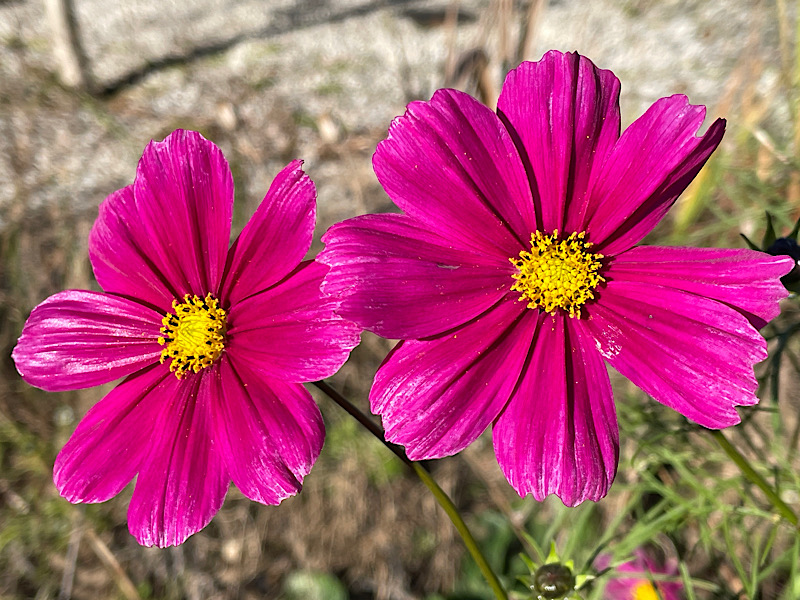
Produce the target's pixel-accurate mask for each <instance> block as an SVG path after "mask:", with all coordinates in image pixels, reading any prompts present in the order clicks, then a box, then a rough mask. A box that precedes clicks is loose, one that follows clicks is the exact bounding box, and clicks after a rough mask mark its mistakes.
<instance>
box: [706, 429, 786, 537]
mask: <svg viewBox="0 0 800 600" xmlns="http://www.w3.org/2000/svg"><path fill="white" fill-rule="evenodd" d="M711 435H712V437H713V438H714V439H715V440H716V441H717V443H718V444H719V446H720V447H721V448H722V449H723V450H724V451H725V454H727V455H728V456H729V457H730V459H731V460H732V461H733V462H734V463H736V466H737V467H739V470H740V471H741V472H742V473H743V474H744V476H745V477H747V479H749V480H750V481H751V482H752V483H754V484H755V485H757V486H758V487H759V488H761V491H762V492H764V494H765V495H766V496H767V498H768V499H769V501H770V502H771V503H772V506H774V507H775V509H776V510H777V511H778V513H780V515H781V516H782V517H783V518H784V519H786V520H787V521H789V523H791V524H792V525H794V526H795V527H797V526H798V520H797V515H796V514H795V513H794V511H793V510H792V509H791V508H789V506H788V505H787V504H786V503H785V502H784V501H783V500H781V497H780V496H779V495H778V494H777V492H776V491H775V490H774V489H772V486H771V485H770V484H769V483H767V480H766V479H764V478H763V477H762V476H761V475H759V474H758V473H757V472H756V470H755V469H753V467H752V466H751V465H750V463H749V462H748V461H747V459H746V458H745V457H744V456H742V454H741V453H740V452H739V451H738V450H737V449H736V448H734V447H733V445H732V444H731V443H730V442H729V441H728V438H726V437H725V436H724V435H723V434H722V432H721V431H718V430H713V431H711Z"/></svg>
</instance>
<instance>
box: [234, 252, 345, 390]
mask: <svg viewBox="0 0 800 600" xmlns="http://www.w3.org/2000/svg"><path fill="white" fill-rule="evenodd" d="M327 271H328V267H327V266H325V265H323V264H321V263H317V262H314V261H307V262H304V263H302V264H301V265H300V266H299V267H298V268H297V270H295V272H294V273H293V274H292V275H290V276H289V277H288V278H287V279H286V280H284V281H283V282H281V283H280V284H278V285H277V286H275V287H273V288H271V289H269V290H267V291H266V292H262V293H260V294H256V295H255V296H250V297H249V298H247V299H245V300H243V301H241V302H239V303H238V304H235V305H234V306H232V307H231V309H230V311H229V313H228V324H229V329H228V347H227V348H226V352H229V353H231V354H232V355H234V356H235V358H236V361H237V364H239V363H245V364H246V365H247V366H248V367H249V368H250V369H251V370H253V371H255V372H256V373H258V374H259V375H262V376H265V377H269V378H275V379H281V380H283V381H290V382H295V383H300V382H304V381H315V380H317V379H323V378H325V377H329V376H330V375H333V374H334V373H335V372H336V371H338V370H339V368H340V367H341V366H342V365H343V364H344V362H345V361H346V360H347V357H348V355H349V354H350V350H352V349H353V348H355V347H356V346H357V345H358V342H359V334H360V329H359V328H358V327H357V326H356V325H355V324H354V323H352V322H350V321H346V320H345V319H342V318H341V317H339V316H338V315H336V314H335V313H334V310H335V309H336V308H337V307H338V305H339V300H337V299H335V298H333V297H332V296H322V293H321V292H320V284H321V283H322V278H323V277H324V276H325V274H326V273H327Z"/></svg>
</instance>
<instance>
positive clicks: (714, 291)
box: [603, 246, 794, 329]
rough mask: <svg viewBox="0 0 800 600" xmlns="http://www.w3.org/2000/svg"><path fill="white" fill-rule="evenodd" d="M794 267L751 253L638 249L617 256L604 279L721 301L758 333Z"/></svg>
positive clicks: (774, 309)
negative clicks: (740, 314)
mask: <svg viewBox="0 0 800 600" xmlns="http://www.w3.org/2000/svg"><path fill="white" fill-rule="evenodd" d="M793 266H794V261H793V260H792V259H791V258H789V257H788V256H770V255H769V254H765V253H763V252H755V251H753V250H741V249H739V250H735V249H731V250H728V249H717V248H665V247H659V246H639V247H637V248H631V249H630V250H628V251H627V252H623V253H622V254H620V255H618V256H615V257H614V260H613V261H611V263H610V265H609V267H608V268H607V269H606V271H605V272H604V273H603V274H604V276H605V277H606V279H610V280H611V279H618V280H620V281H639V282H642V283H652V284H654V285H660V286H665V287H669V288H674V289H678V290H683V291H685V292H690V293H692V294H697V295H698V296H705V297H706V298H712V299H714V300H719V301H720V302H724V303H725V304H727V305H728V306H731V307H732V308H735V309H736V310H738V311H739V312H740V313H742V314H744V315H745V316H746V317H747V318H748V319H749V321H750V322H751V323H752V324H753V325H754V326H755V327H756V328H757V329H761V328H762V327H763V326H764V325H766V324H767V321H770V320H771V319H773V318H775V317H777V316H778V314H780V305H779V301H780V300H782V299H783V298H785V297H786V296H787V295H788V292H787V291H786V288H785V287H783V285H782V284H781V282H780V277H782V276H783V275H786V274H787V273H788V272H789V271H791V270H792V267H793Z"/></svg>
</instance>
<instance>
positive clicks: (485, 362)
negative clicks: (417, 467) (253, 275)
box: [370, 299, 536, 460]
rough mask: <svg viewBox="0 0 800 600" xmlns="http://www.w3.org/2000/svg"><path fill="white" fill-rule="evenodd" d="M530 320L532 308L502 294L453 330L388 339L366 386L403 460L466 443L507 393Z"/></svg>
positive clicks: (526, 344) (448, 452)
mask: <svg viewBox="0 0 800 600" xmlns="http://www.w3.org/2000/svg"><path fill="white" fill-rule="evenodd" d="M535 325H536V318H535V313H533V311H529V310H527V309H526V308H525V305H524V304H523V303H521V302H517V301H516V300H515V299H514V300H512V299H508V300H505V301H504V302H501V304H500V305H499V306H497V307H496V308H494V309H492V310H490V311H488V312H487V313H486V314H485V315H484V316H482V317H479V318H478V319H475V321H474V322H472V323H469V324H467V325H465V326H463V327H461V328H459V329H458V330H457V332H456V333H452V334H448V335H446V336H442V337H439V338H436V339H434V340H427V341H413V340H410V341H408V340H407V341H404V342H402V343H401V344H399V345H398V346H397V347H395V349H394V350H393V351H392V352H391V353H390V354H389V356H388V357H387V358H386V360H385V361H384V363H383V365H382V366H381V368H380V369H379V370H378V373H377V375H376V376H375V383H374V384H373V386H372V390H371V391H370V404H371V407H372V412H374V413H375V414H379V415H381V418H382V420H383V426H384V429H385V430H386V439H387V440H389V441H390V442H394V443H396V444H402V445H403V446H405V447H406V452H407V453H408V457H409V458H410V459H411V460H421V459H425V458H439V457H442V456H450V455H452V454H455V453H456V452H459V451H461V450H463V449H464V448H466V447H467V446H468V445H469V444H470V443H471V442H473V441H474V440H475V439H477V438H478V436H479V435H480V434H481V433H483V431H484V430H485V429H486V428H487V427H488V426H489V424H490V423H491V422H492V421H493V420H494V418H495V417H496V416H497V415H498V414H499V413H500V411H501V410H502V408H503V406H505V403H506V402H507V401H508V398H509V396H510V395H511V392H512V390H513V389H514V386H515V385H516V382H517V378H518V377H519V374H520V370H521V369H522V364H523V362H524V361H525V357H526V356H527V352H528V347H529V346H530V342H531V339H532V336H533V329H534V328H535Z"/></svg>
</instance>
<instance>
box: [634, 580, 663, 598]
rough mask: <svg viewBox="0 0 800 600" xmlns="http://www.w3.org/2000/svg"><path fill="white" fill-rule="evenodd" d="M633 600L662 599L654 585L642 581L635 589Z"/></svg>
mask: <svg viewBox="0 0 800 600" xmlns="http://www.w3.org/2000/svg"><path fill="white" fill-rule="evenodd" d="M631 600H661V598H660V597H659V595H658V593H657V592H656V588H654V587H653V584H652V583H650V582H649V581H642V582H640V583H639V584H638V585H637V586H636V587H635V588H634V590H633V596H631Z"/></svg>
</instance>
